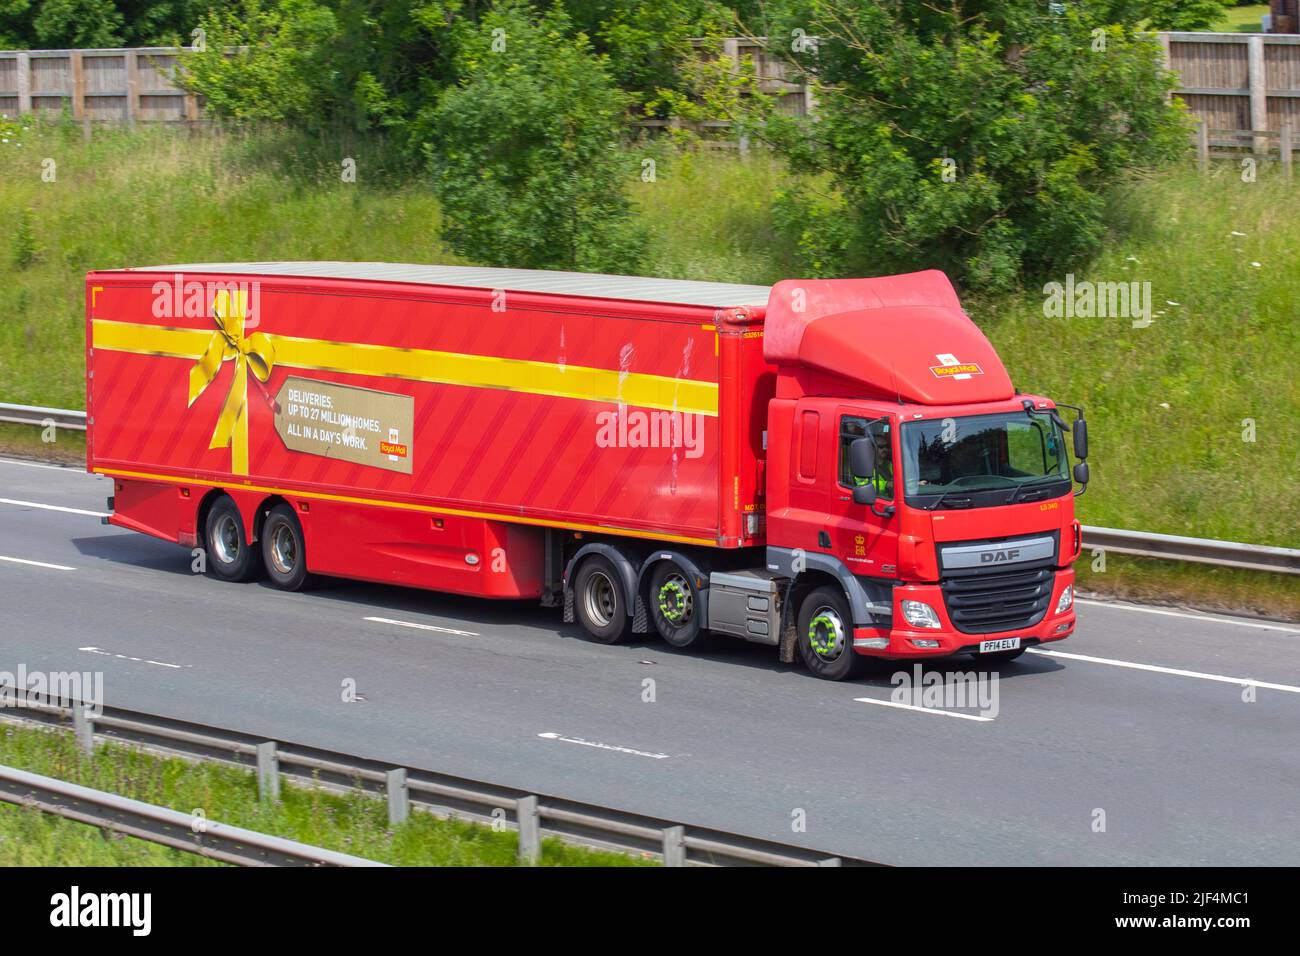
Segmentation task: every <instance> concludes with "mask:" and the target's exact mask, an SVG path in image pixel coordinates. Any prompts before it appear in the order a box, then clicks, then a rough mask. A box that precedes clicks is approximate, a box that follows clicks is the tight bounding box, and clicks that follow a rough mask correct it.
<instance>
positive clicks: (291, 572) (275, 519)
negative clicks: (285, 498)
mask: <svg viewBox="0 0 1300 956" xmlns="http://www.w3.org/2000/svg"><path fill="white" fill-rule="evenodd" d="M262 564H263V565H265V567H266V576H267V578H268V579H270V581H271V583H272V584H274V585H275V586H276V587H277V588H279V589H280V590H282V591H298V590H300V589H301V588H302V587H303V586H304V585H306V583H307V581H308V576H307V547H306V544H305V542H304V540H303V535H302V525H301V524H299V522H298V516H297V515H296V514H294V513H293V508H291V507H290V506H289V505H283V504H281V505H276V506H275V507H274V508H272V509H271V511H270V512H269V513H268V514H267V516H266V520H265V521H263V522H262Z"/></svg>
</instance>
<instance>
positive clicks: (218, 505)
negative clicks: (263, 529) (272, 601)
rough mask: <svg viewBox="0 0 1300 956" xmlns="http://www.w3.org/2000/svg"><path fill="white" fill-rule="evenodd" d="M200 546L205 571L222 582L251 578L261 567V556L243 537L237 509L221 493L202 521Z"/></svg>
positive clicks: (255, 575)
mask: <svg viewBox="0 0 1300 956" xmlns="http://www.w3.org/2000/svg"><path fill="white" fill-rule="evenodd" d="M203 547H204V550H205V551H206V553H207V557H206V568H207V572H208V574H210V575H211V576H212V577H214V578H219V579H221V580H222V581H251V580H253V578H255V577H257V575H258V574H260V573H261V570H262V559H261V555H260V554H259V553H258V552H257V550H256V549H255V548H253V547H251V546H250V545H249V543H248V542H247V541H245V540H244V520H243V518H241V517H240V515H239V509H238V508H236V507H235V503H234V502H233V501H231V500H230V498H229V497H227V496H226V495H222V496H221V497H220V498H218V499H217V500H216V501H215V502H213V503H212V507H211V508H209V509H208V516H207V519H206V520H205V521H204V522H203Z"/></svg>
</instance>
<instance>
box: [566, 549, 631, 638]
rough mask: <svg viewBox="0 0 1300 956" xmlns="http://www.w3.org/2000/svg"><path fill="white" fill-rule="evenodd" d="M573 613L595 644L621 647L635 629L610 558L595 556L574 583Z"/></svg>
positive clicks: (583, 565) (583, 567)
mask: <svg viewBox="0 0 1300 956" xmlns="http://www.w3.org/2000/svg"><path fill="white" fill-rule="evenodd" d="M573 609H574V612H575V614H576V615H577V618H578V623H580V624H581V625H582V628H583V630H585V631H586V632H587V633H588V634H589V635H591V638H592V640H594V641H597V642H599V643H601V644H617V643H618V642H619V641H621V640H622V639H623V637H624V635H626V634H627V632H628V630H629V629H630V628H631V626H632V619H631V618H630V617H628V613H627V598H626V597H625V596H624V594H623V586H622V585H621V584H620V583H619V580H618V572H617V571H615V570H614V565H613V564H612V563H610V560H609V559H608V558H605V557H602V556H601V555H599V554H593V555H592V556H591V557H589V558H588V559H587V560H586V561H583V562H582V566H581V567H579V568H578V573H577V575H576V576H575V577H574V580H573Z"/></svg>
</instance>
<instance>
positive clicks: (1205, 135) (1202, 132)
mask: <svg viewBox="0 0 1300 956" xmlns="http://www.w3.org/2000/svg"><path fill="white" fill-rule="evenodd" d="M1196 168H1197V169H1198V170H1200V173H1201V175H1202V176H1204V175H1205V174H1206V173H1208V172H1209V171H1210V125H1209V124H1208V123H1207V122H1206V121H1205V120H1201V121H1200V122H1199V123H1197V124H1196Z"/></svg>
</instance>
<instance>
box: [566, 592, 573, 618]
mask: <svg viewBox="0 0 1300 956" xmlns="http://www.w3.org/2000/svg"><path fill="white" fill-rule="evenodd" d="M573 620H574V617H573V588H565V589H564V623H565V624H572V623H573Z"/></svg>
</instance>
